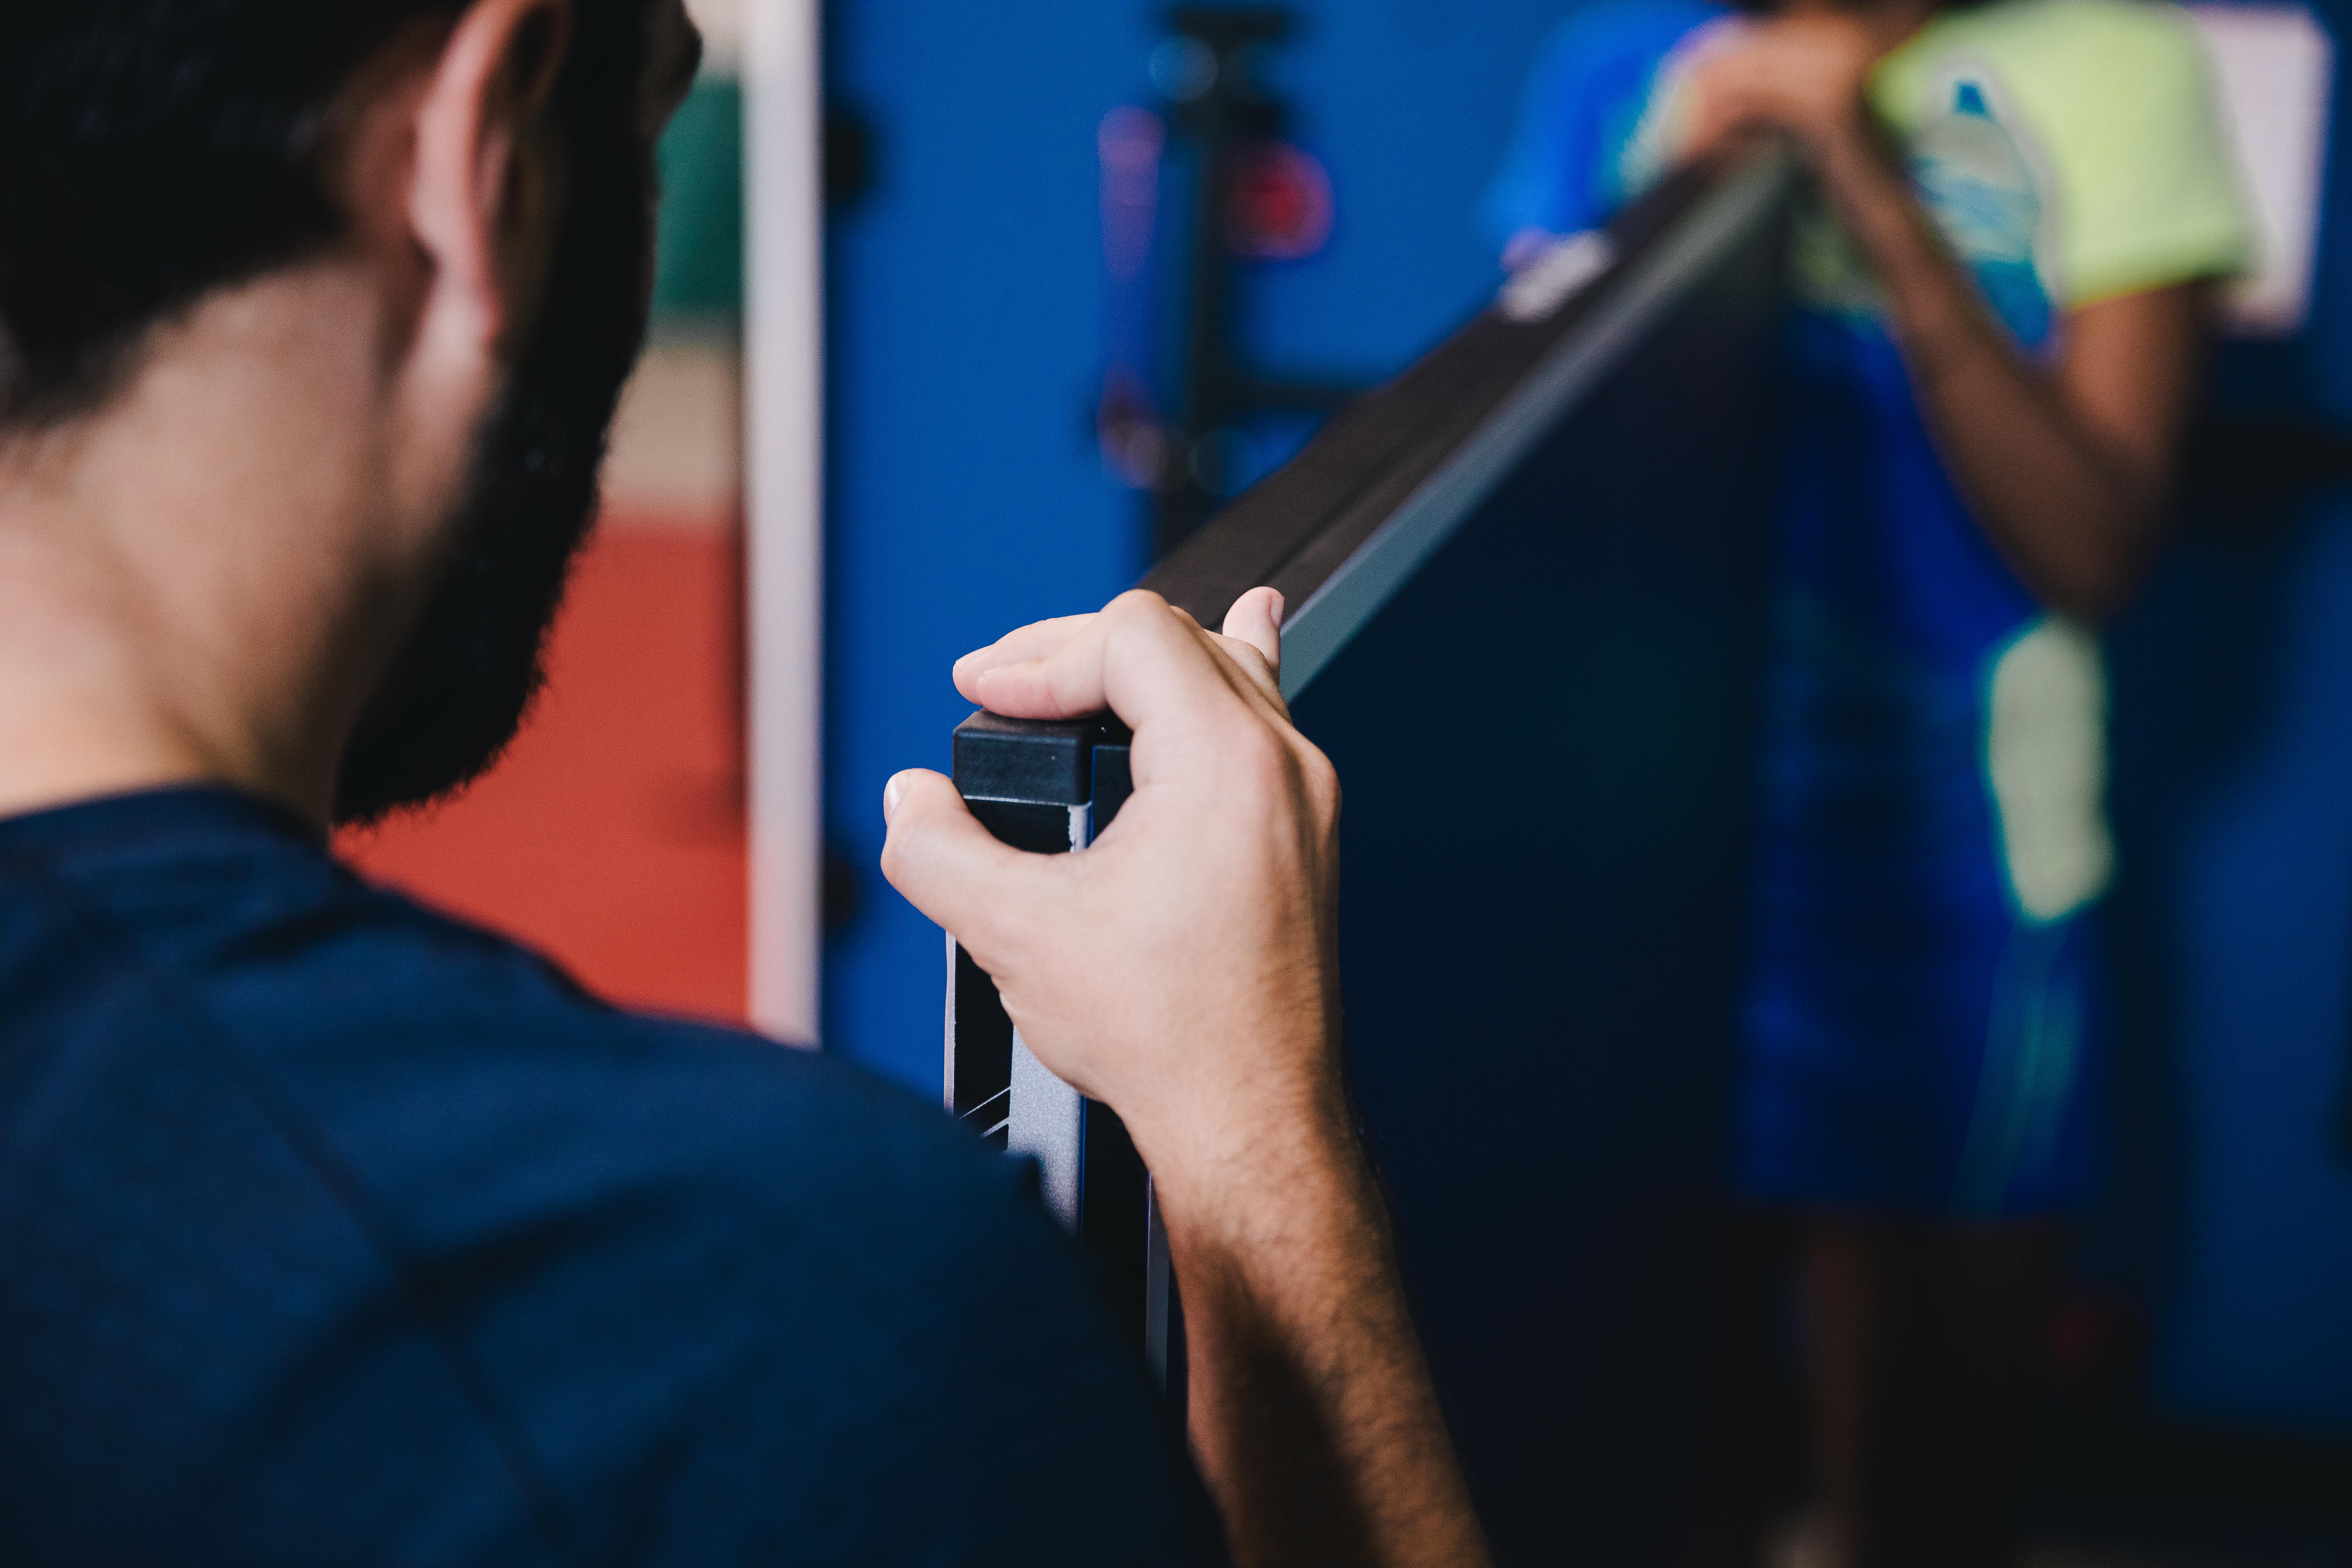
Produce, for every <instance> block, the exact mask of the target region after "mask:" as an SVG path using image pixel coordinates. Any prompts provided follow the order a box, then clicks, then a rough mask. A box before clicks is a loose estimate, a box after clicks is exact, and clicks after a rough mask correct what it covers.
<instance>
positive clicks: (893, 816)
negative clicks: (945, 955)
mask: <svg viewBox="0 0 2352 1568" xmlns="http://www.w3.org/2000/svg"><path fill="white" fill-rule="evenodd" d="M882 815H883V816H884V818H885V819H886V820H887V822H888V823H889V825H890V837H889V839H888V841H887V842H886V843H885V844H884V845H883V847H882V874H883V875H884V876H885V877H887V878H888V879H890V885H891V886H892V887H894V888H896V889H898V891H899V892H900V893H902V894H904V895H905V896H906V900H907V901H908V903H910V904H912V905H914V906H915V907H916V908H917V909H919V910H922V911H923V913H924V914H926V915H928V916H929V917H930V918H931V920H932V921H936V922H937V923H938V924H939V925H940V926H942V927H944V928H945V929H946V930H947V931H948V933H949V934H950V936H953V937H954V938H955V939H956V940H957V941H959V942H962V943H964V944H965V945H966V946H968V947H970V946H974V945H980V946H985V945H986V939H985V933H986V932H987V931H989V930H991V929H992V925H993V919H992V917H993V916H994V915H995V914H996V913H997V912H998V911H1000V910H1003V909H1004V908H1005V907H1006V906H1007V904H1008V902H1010V901H1013V900H1018V899H1019V898H1020V897H1021V896H1022V890H1023V889H1024V887H1025V886H1026V885H1027V884H1028V882H1029V880H1030V879H1031V878H1032V876H1034V872H1035V867H1034V861H1035V860H1036V859H1037V857H1035V856H1033V855H1024V854H1023V853H1021V851H1019V850H1018V849H1014V848H1013V847H1010V846H1008V845H1005V844H1003V843H1000V842H999V841H998V840H997V839H996V837H994V836H993V835H992V834H991V833H990V832H989V831H988V829H987V828H985V827H982V826H981V825H980V824H979V822H978V821H976V820H975V819H974V818H973V816H972V815H971V808H970V807H968V806H966V805H964V803H963V796H962V795H959V794H957V793H956V787H955V785H954V784H950V782H949V781H948V779H947V778H946V776H945V775H944V774H940V773H931V772H929V771H928V770H926V769H922V768H913V769H909V770H908V772H906V773H900V774H898V776H897V777H895V778H893V779H892V780H891V781H890V783H889V784H888V785H887V787H886V788H885V789H884V790H883V792H882Z"/></svg>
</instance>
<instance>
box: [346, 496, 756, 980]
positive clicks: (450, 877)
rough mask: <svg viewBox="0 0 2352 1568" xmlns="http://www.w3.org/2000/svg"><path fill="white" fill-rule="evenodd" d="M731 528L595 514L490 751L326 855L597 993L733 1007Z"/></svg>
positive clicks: (741, 855)
mask: <svg viewBox="0 0 2352 1568" xmlns="http://www.w3.org/2000/svg"><path fill="white" fill-rule="evenodd" d="M738 537H739V536H738V535H737V533H736V532H735V531H733V530H732V529H731V528H721V527H714V526H711V521H710V520H709V519H701V518H693V519H675V520H661V519H630V518H623V519H619V520H617V525H616V522H615V521H610V520H608V521H606V522H605V524H604V526H603V527H602V528H601V529H600V530H599V531H598V533H597V535H596V537H595V539H594V540H593V542H592V543H590V545H589V546H588V548H587V550H586V551H585V552H583V554H582V555H581V558H580V563H579V565H578V567H577V568H576V569H575V571H574V573H573V575H572V589H571V593H570V595H569V596H568V598H567V600H566V602H565V605H564V610H563V615H562V618H561V619H560V620H559V621H558V622H557V623H556V627H555V634H554V639H553V642H552V644H551V647H550V649H549V657H548V687H547V690H546V692H545V694H544V695H543V696H542V697H541V700H540V702H539V705H538V707H537V708H536V709H535V710H533V712H532V714H531V718H530V723H529V724H527V725H526V726H525V727H524V729H523V731H522V733H521V734H520V736H519V737H517V739H516V741H515V743H514V745H513V747H512V749H511V750H509V752H508V753H507V755H506V758H505V760H504V761H502V762H501V763H499V765H498V767H497V768H495V769H494V770H492V771H491V773H489V775H488V777H486V778H484V779H483V780H482V781H481V782H480V783H479V784H476V785H475V786H474V787H473V788H472V789H470V790H468V791H467V792H466V794H465V795H461V796H460V797H458V798H457V800H455V801H453V802H451V803H449V804H448V805H444V806H441V807H439V808H437V809H436V810H433V811H430V812H425V813H422V814H419V815H415V816H404V817H397V818H394V820H392V821H391V822H388V823H386V824H384V825H383V826H381V827H379V828H375V829H373V830H371V831H368V832H364V833H352V834H346V835H344V836H343V837H342V839H341V843H340V844H339V846H338V847H339V848H340V849H341V852H342V854H343V856H344V858H345V859H346V860H348V861H349V862H350V863H351V864H352V866H353V867H354V868H357V869H358V870H359V871H360V872H361V873H362V875H364V876H367V877H369V878H371V879H374V880H376V881H380V882H385V883H389V884H392V885H394V886H395V887H398V888H400V889H403V890H404V891H406V892H409V893H411V894H413V895H415V897H417V898H419V899H422V900H425V902H426V903H429V904H433V905H435V906H436V907H438V908H441V909H444V910H448V911H450V912H451V913H453V914H457V915H459V916H462V917H464V918H465V919H467V920H470V921H476V922H478V923H479V924H483V925H487V926H490V927H492V928H494V929H496V930H498V931H503V932H505V933H507V934H508V935H510V936H513V937H516V938H519V939H520V941H522V942H525V943H526V944H528V945H530V946H531V947H533V948H536V949H538V950H539V951H540V952H543V953H545V954H547V955H548V956H549V957H550V958H552V959H554V960H555V961H556V962H557V963H561V964H562V966H563V967H564V968H565V969H567V970H569V971H570V972H571V973H572V975H573V976H574V977H575V978H577V979H578V980H579V981H580V982H581V983H582V984H584V985H586V986H587V987H588V988H589V989H590V990H592V991H593V992H595V993H597V994H599V995H602V996H605V997H609V998H611V999H612V1000H614V1001H615V1002H620V1003H624V1004H626V1005H632V1006H639V1007H646V1008H652V1009H655V1010H657V1011H663V1012H671V1013H685V1014H692V1015H696V1016H703V1017H709V1018H717V1019H722V1020H726V1021H729V1022H740V1021H741V1020H742V1019H743V1017H744V1015H745V1012H746V1008H747V994H748V984H747V964H748V956H749V940H748V935H747V932H748V925H749V913H748V899H749V895H748V890H747V887H746V876H747V870H746V866H747V861H746V837H745V827H744V810H743V752H742V739H741V737H742V715H741V698H740V689H741V683H740V669H741V661H740V647H741V636H740V624H741V622H740V610H739V608H738V606H739V604H740V597H741V586H740V585H741V565H740V549H739V547H738Z"/></svg>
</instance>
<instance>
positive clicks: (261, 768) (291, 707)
mask: <svg viewBox="0 0 2352 1568" xmlns="http://www.w3.org/2000/svg"><path fill="white" fill-rule="evenodd" d="M354 311H356V312H357V315H356V317H355V316H354ZM366 321H367V309H366V301H365V300H364V299H363V298H362V297H359V296H358V295H356V294H355V293H354V291H353V290H352V289H350V288H349V287H348V279H342V278H341V277H340V276H339V275H338V274H337V273H336V272H335V271H334V270H333V269H332V268H311V269H304V270H300V271H296V272H291V273H287V274H281V275H277V276H274V277H272V278H271V279H266V280H264V281H263V282H260V283H257V284H255V285H251V286H249V287H247V288H246V289H238V290H235V291H231V292H229V293H226V294H224V295H222V296H218V297H216V298H215V299H213V300H208V301H207V302H206V303H205V304H204V305H203V306H201V307H199V308H198V309H197V310H195V311H194V312H193V313H192V314H191V315H190V316H189V317H188V318H187V319H186V320H185V321H183V322H181V323H179V324H177V325H175V326H173V327H171V328H169V329H167V330H165V331H163V332H161V333H159V334H158V337H157V340H156V342H154V343H153V344H152V345H151V346H150V349H149V351H148V352H147V353H146V354H145V355H144V356H143V357H142V360H141V362H140V363H139V364H138V365H137V367H136V368H135V369H134V371H133V373H132V374H131V379H130V382H129V384H128V385H127V386H126V387H125V388H124V390H123V391H122V392H121V394H120V395H118V396H116V397H115V398H114V399H112V400H111V401H110V402H109V403H108V404H107V405H105V406H104V407H102V408H100V410H98V411H96V412H95V413H92V414H90V415H88V416H84V417H81V418H79V419H76V420H73V421H70V422H68V423H66V424H63V425H60V426H53V427H49V428H46V429H42V430H39V431H34V432H18V433H16V434H14V435H13V436H10V437H0V815H17V814H20V813H23V812H26V811H32V810H37V809H40V808H43V807H46V806H52V805H64V804H68V803H70V802H72V801H76V800H80V799H86V798H89V797H92V796H97V795H112V794H121V793H125V792H128V791H134V790H140V789H147V788H153V787H158V786H162V785H166V784H186V783H193V782H198V781H212V782H217V783H221V784H230V785H234V786H236V787H239V788H242V789H246V790H249V791H252V792H254V793H257V794H261V795H268V796H270V797H272V798H275V799H277V800H278V801H280V802H282V803H283V804H285V805H289V806H291V807H292V808H294V809H295V810H297V811H299V812H301V813H302V814H303V815H305V816H309V817H310V818H312V819H313V820H317V821H320V822H323V821H324V820H325V819H326V816H327V815H328V812H329V810H330V808H331V800H332V793H333V788H334V774H335V766H336V762H337V759H338V757H339V755H340V752H341V743H342V740H343V737H344V736H345V735H346V734H347V733H348V731H349V728H350V726H351V724H352V721H354V718H355V716H356V714H357V712H358V710H359V707H360V703H361V700H362V697H363V694H364V692H365V690H366V688H367V685H368V683H369V682H370V681H371V680H372V679H373V677H374V674H375V672H376V671H377V670H378V669H380V668H382V666H383V660H384V658H386V657H387V656H388V652H389V648H390V647H391V645H392V643H393V641H394V638H395V637H396V636H397V632H398V628H399V627H400V626H402V625H404V624H405V618H406V616H407V615H408V614H409V613H410V611H411V608H412V605H411V603H410V601H411V600H412V599H413V597H414V593H413V590H412V589H410V588H409V587H407V586H406V585H405V584H403V583H402V582H401V581H400V578H401V574H400V573H399V572H398V571H396V570H394V568H393V566H392V564H391V561H392V552H389V551H388V548H387V546H388V542H387V541H386V540H385V539H384V538H383V534H384V532H385V531H386V530H385V529H384V527H383V526H382V525H381V521H380V520H381V518H382V516H383V513H384V511H385V510H386V509H385V507H384V505H383V492H384V490H385V489H386V487H387V485H388V483H389V482H390V481H389V479H388V477H387V476H386V475H384V474H383V473H381V472H378V471H376V470H377V469H378V468H380V467H381V464H380V462H379V461H378V459H377V458H376V456H375V454H376V453H377V452H379V451H380V450H381V446H380V443H379V441H378V439H377V437H376V436H375V433H374V421H375V420H376V419H377V416H378V415H377V410H376V409H375V408H373V406H371V405H370V403H369V399H370V397H371V395H372V390H373V375H372V371H373V365H372V364H371V363H370V355H371V353H372V351H373V344H372V342H371V341H370V334H369V330H368V327H367V325H366Z"/></svg>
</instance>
